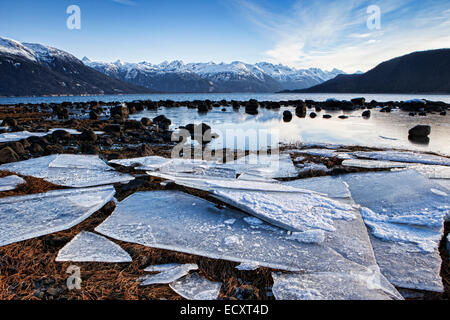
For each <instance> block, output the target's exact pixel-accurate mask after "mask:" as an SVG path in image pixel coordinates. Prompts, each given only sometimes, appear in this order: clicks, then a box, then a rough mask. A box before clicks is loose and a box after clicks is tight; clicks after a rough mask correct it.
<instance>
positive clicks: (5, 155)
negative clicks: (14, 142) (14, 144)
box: [0, 147, 19, 164]
mask: <svg viewBox="0 0 450 320" xmlns="http://www.w3.org/2000/svg"><path fill="white" fill-rule="evenodd" d="M16 161H19V156H18V155H17V153H15V152H14V150H13V149H11V148H10V147H6V148H3V149H2V150H0V164H5V163H11V162H16Z"/></svg>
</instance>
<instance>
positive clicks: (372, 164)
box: [342, 159, 410, 169]
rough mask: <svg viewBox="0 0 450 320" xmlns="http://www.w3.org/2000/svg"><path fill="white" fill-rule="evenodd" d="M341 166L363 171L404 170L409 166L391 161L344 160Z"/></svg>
mask: <svg viewBox="0 0 450 320" xmlns="http://www.w3.org/2000/svg"><path fill="white" fill-rule="evenodd" d="M342 165H343V166H346V167H354V168H364V169H393V168H406V167H408V166H409V165H410V164H407V163H401V162H393V161H378V160H361V159H352V160H345V161H344V162H342Z"/></svg>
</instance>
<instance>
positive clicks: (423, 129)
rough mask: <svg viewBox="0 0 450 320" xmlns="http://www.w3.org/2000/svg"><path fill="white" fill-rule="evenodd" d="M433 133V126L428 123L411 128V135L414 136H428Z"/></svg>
mask: <svg viewBox="0 0 450 320" xmlns="http://www.w3.org/2000/svg"><path fill="white" fill-rule="evenodd" d="M430 134H431V127H430V126H426V125H419V126H416V127H414V128H412V129H411V130H409V135H410V136H412V137H428V136H429V135H430Z"/></svg>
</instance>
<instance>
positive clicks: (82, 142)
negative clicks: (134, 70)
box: [0, 99, 450, 300]
mask: <svg viewBox="0 0 450 320" xmlns="http://www.w3.org/2000/svg"><path fill="white" fill-rule="evenodd" d="M162 106H164V107H166V108H176V107H181V106H186V107H188V108H190V109H192V110H193V112H201V113H205V112H208V111H209V110H211V109H213V108H224V107H230V106H232V107H233V108H234V109H242V110H245V112H246V113H248V114H257V113H258V110H259V109H261V108H266V109H275V110H276V109H279V108H281V107H282V106H293V107H295V109H296V111H295V115H293V114H292V113H290V114H289V113H284V114H283V118H284V121H286V122H289V121H291V120H292V119H293V117H294V116H297V117H300V118H301V117H306V116H308V110H309V111H311V109H312V110H314V111H316V112H320V111H322V110H330V111H335V110H343V111H357V110H361V111H363V116H365V117H370V114H371V112H374V109H375V108H376V107H381V108H378V110H379V111H380V112H391V111H392V110H393V109H396V108H398V109H400V110H403V111H405V112H409V113H410V114H411V116H412V115H420V116H426V114H429V113H438V114H441V115H442V116H445V115H446V112H447V111H448V110H449V109H450V105H448V104H445V103H440V102H429V101H425V103H424V101H410V102H385V103H379V102H369V103H366V102H365V100H364V99H354V100H352V101H351V102H342V101H337V100H328V101H326V102H314V101H285V102H258V101H256V100H250V101H225V100H224V101H220V102H213V101H191V102H189V101H185V102H175V101H159V102H153V101H134V102H129V103H125V104H122V103H118V102H117V103H103V102H99V101H95V102H88V103H61V104H38V105H26V104H19V105H15V106H10V105H2V106H0V119H1V120H3V122H2V123H1V124H0V134H1V133H24V132H32V133H41V135H39V136H30V137H27V138H25V139H18V140H16V141H11V142H0V164H6V163H12V162H18V161H24V160H28V159H34V158H38V157H42V156H48V155H56V154H86V155H99V156H100V157H101V158H102V159H103V160H108V161H109V160H114V159H128V158H138V157H147V156H162V157H164V158H168V157H170V152H171V149H172V148H173V146H175V144H176V142H173V141H172V134H173V131H172V130H171V124H172V122H171V120H170V119H167V118H166V117H165V116H164V115H160V116H158V117H155V118H154V119H149V118H143V119H142V120H140V121H137V120H130V119H129V117H130V115H132V114H135V113H137V112H140V111H144V110H154V109H157V108H158V107H162ZM314 111H313V112H312V113H310V115H309V116H310V117H312V118H314V114H315V113H314ZM316 116H317V114H316ZM324 118H327V117H325V116H324ZM342 119H345V116H343V117H342ZM52 129H53V130H54V129H57V130H54V131H51V130H52ZM185 129H187V130H188V131H189V132H190V133H191V134H192V133H194V132H195V131H196V130H195V129H196V125H194V124H192V125H188V126H186V127H185ZM209 129H211V127H210V126H208V125H207V124H202V125H201V132H202V134H204V133H205V131H208V130H209ZM416 130H419V131H420V129H416ZM426 133H427V130H426V129H425V134H426ZM428 134H429V133H428ZM419 135H423V134H422V133H421V132H419ZM206 147H207V146H206V145H204V146H203V148H206ZM292 148H293V146H284V147H282V148H281V151H283V152H288V151H289V150H290V149H292ZM308 148H311V146H305V147H300V148H298V149H297V150H296V151H294V152H291V158H292V161H293V163H294V164H295V165H296V167H297V168H303V167H304V168H305V170H303V171H301V172H299V174H298V176H297V177H295V178H293V179H294V180H295V179H303V178H308V177H318V176H328V175H332V176H334V175H340V174H347V173H359V172H378V171H386V170H388V169H383V168H369V169H367V168H366V169H365V168H356V167H348V166H344V165H343V161H344V158H340V157H338V156H333V155H331V156H323V155H321V154H320V152H319V153H316V154H314V153H311V154H304V153H302V150H303V149H308ZM314 148H317V149H319V151H320V150H321V148H322V146H320V145H318V146H315V147H314ZM323 150H327V149H326V148H324V149H323ZM221 151H223V152H226V150H219V152H221ZM328 151H330V150H328ZM335 151H336V155H337V154H338V153H339V152H357V151H363V152H364V151H365V152H368V151H380V150H379V149H375V148H366V147H349V146H341V147H340V148H338V149H335ZM311 164H312V166H311ZM308 165H310V166H309V167H308ZM114 168H116V169H117V170H118V171H120V172H122V173H131V174H133V176H134V177H135V178H136V179H135V180H133V181H131V182H129V183H127V184H115V185H114V187H115V190H116V197H117V199H118V200H119V201H122V200H123V199H125V198H126V197H128V196H130V195H132V194H134V193H136V192H139V191H155V190H174V189H175V190H179V191H183V192H185V193H188V194H191V195H195V196H198V197H200V198H204V199H206V200H208V201H210V202H213V203H215V204H216V205H218V206H223V205H224V204H223V203H221V202H220V201H218V200H217V199H214V198H213V197H211V196H209V195H208V194H207V193H205V192H199V191H198V190H193V189H189V188H185V187H180V186H177V185H174V184H172V183H166V182H165V180H164V179H159V178H155V177H150V176H147V175H145V171H142V170H136V169H134V168H127V167H124V166H118V165H115V166H114ZM11 174H12V173H10V172H2V171H0V178H2V177H5V176H9V175H11ZM23 178H24V179H25V180H26V184H24V185H22V186H20V187H18V188H17V189H16V190H14V191H9V192H0V198H4V197H10V196H17V195H26V194H36V193H42V192H47V191H51V190H56V189H62V188H61V187H57V186H55V185H53V184H51V183H48V182H46V181H44V180H42V179H36V178H32V177H27V176H23ZM281 180H283V181H289V180H292V179H281ZM115 206H116V204H115V203H114V202H109V203H108V204H107V205H106V206H104V207H103V208H102V209H101V210H99V211H98V212H96V213H95V214H94V215H93V216H92V217H90V218H89V219H87V220H86V221H85V222H83V223H81V224H79V225H77V226H75V227H73V228H71V229H70V230H67V231H63V232H58V233H55V234H51V235H47V236H43V237H39V238H35V239H31V240H26V241H24V242H21V243H16V244H11V245H8V246H5V247H2V248H0V271H1V272H0V299H40V300H54V299H62V300H65V299H175V300H177V299H180V297H179V296H178V295H176V294H174V293H173V292H171V291H170V289H168V287H167V286H164V285H160V286H153V287H145V288H142V287H139V285H138V283H137V282H136V278H137V277H139V276H143V275H145V273H144V272H143V268H144V267H146V266H148V265H149V264H164V263H172V262H181V263H196V264H197V265H198V266H199V270H200V272H201V273H202V274H203V275H205V276H207V278H209V279H210V280H214V281H220V282H222V283H223V284H224V287H223V289H222V291H221V294H220V298H221V299H230V300H236V299H244V300H245V299H250V300H255V299H258V300H272V299H273V295H272V294H271V292H270V290H268V288H270V287H271V286H272V285H273V280H272V277H271V272H272V271H275V270H271V269H268V268H259V269H257V270H255V271H245V272H244V271H239V270H237V269H235V267H236V266H237V264H236V263H232V262H229V261H223V260H213V259H208V258H202V257H197V256H192V255H188V254H182V253H177V252H169V251H166V250H158V249H152V248H148V247H144V246H140V245H135V244H130V243H125V242H118V243H119V244H120V246H121V247H123V248H124V249H125V250H126V251H127V252H128V253H129V254H130V255H131V257H132V258H133V263H132V264H129V265H126V266H124V265H123V264H111V265H109V264H101V263H86V264H80V265H81V266H82V268H83V281H84V287H83V288H84V289H83V290H82V291H81V292H79V291H69V290H68V289H67V287H66V284H65V280H66V279H67V274H66V273H65V272H66V269H67V268H68V267H69V265H70V264H68V263H56V262H55V257H56V255H57V254H58V251H59V250H60V249H61V248H62V247H63V246H64V245H65V244H66V243H67V242H69V241H70V240H71V239H72V238H73V237H74V236H76V235H77V234H79V233H80V231H82V230H83V231H94V228H95V227H96V226H98V225H99V224H100V223H101V222H102V221H104V220H105V219H106V218H107V217H108V216H109V215H110V214H111V213H112V212H113V210H114V208H115ZM445 228H446V229H445V235H446V236H447V235H448V232H449V231H450V230H449V224H448V223H446V224H445ZM440 253H441V256H442V260H443V266H442V271H441V275H442V278H443V280H444V287H445V288H446V291H445V292H444V293H443V294H438V293H429V292H421V291H413V292H412V293H411V292H410V294H411V295H412V296H413V299H448V297H449V296H448V294H449V291H448V290H449V289H450V270H449V257H448V251H447V250H446V248H445V242H444V241H443V242H442V243H441V246H440Z"/></svg>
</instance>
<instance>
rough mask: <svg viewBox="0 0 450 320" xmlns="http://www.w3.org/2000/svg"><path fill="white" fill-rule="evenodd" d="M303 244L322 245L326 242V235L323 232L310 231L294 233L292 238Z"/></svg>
mask: <svg viewBox="0 0 450 320" xmlns="http://www.w3.org/2000/svg"><path fill="white" fill-rule="evenodd" d="M290 238H291V239H295V240H297V241H299V242H302V243H314V244H322V243H323V242H324V241H325V238H326V234H325V231H323V230H308V231H304V232H294V233H292V234H291V236H290Z"/></svg>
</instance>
